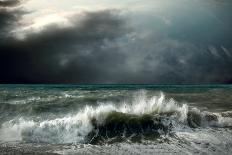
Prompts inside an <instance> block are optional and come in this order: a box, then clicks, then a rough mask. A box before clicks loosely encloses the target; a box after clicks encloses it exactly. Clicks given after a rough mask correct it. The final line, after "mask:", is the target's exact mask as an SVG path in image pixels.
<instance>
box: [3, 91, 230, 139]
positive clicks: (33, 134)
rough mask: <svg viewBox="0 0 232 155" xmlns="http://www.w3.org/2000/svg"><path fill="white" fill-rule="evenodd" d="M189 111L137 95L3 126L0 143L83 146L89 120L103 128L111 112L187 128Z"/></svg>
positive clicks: (158, 97)
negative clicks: (172, 121) (165, 117)
mask: <svg viewBox="0 0 232 155" xmlns="http://www.w3.org/2000/svg"><path fill="white" fill-rule="evenodd" d="M188 109H189V108H188V106H187V105H186V104H183V105H179V104H177V103H176V102H175V101H174V100H173V99H168V100H167V99H165V95H164V94H163V93H162V92H161V93H160V95H155V96H152V97H147V95H146V91H139V92H137V93H136V94H135V97H134V100H133V101H132V102H131V103H128V102H124V103H121V104H115V103H112V102H111V103H99V104H98V106H86V107H85V108H83V109H81V110H80V111H79V112H77V114H76V115H69V116H66V117H63V118H57V119H53V120H49V119H48V120H44V121H41V122H35V121H33V120H29V119H26V118H19V119H14V120H11V121H8V122H5V123H3V124H2V126H1V129H0V140H2V141H12V140H13V141H15V140H19V141H22V140H23V141H29V142H47V143H74V142H77V143H79V142H80V143H83V142H86V139H85V138H86V136H87V135H88V134H89V133H90V132H91V131H92V130H93V126H92V124H91V120H92V119H93V118H95V119H96V120H97V123H99V124H103V123H104V120H105V118H106V117H107V116H108V114H109V113H110V112H113V111H115V112H122V113H127V114H135V115H143V114H154V115H159V114H160V115H162V114H167V113H171V115H169V117H172V118H174V119H175V120H176V121H177V122H179V123H182V124H186V120H187V115H188ZM219 122H220V123H225V122H226V123H227V124H229V123H228V122H232V121H231V120H229V121H226V120H225V119H223V118H222V117H221V118H220V117H219ZM230 125H231V124H230Z"/></svg>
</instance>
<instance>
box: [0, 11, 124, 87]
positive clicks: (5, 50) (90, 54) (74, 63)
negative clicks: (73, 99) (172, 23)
mask: <svg viewBox="0 0 232 155" xmlns="http://www.w3.org/2000/svg"><path fill="white" fill-rule="evenodd" d="M84 16H85V18H84V19H83V20H82V21H81V23H78V20H76V18H78V15H77V16H75V15H74V16H73V17H72V19H70V21H72V23H73V24H74V26H73V27H66V28H61V27H60V26H58V25H49V26H47V27H46V28H44V30H43V31H42V32H39V33H29V34H27V36H26V38H25V39H24V40H17V39H14V38H5V39H7V40H6V41H5V42H4V43H2V44H1V52H0V53H1V54H0V66H1V71H2V73H3V74H2V76H1V81H2V82H17V83H18V82H19V83H24V82H30V83H34V82H35V83H36V82H99V81H102V82H108V81H109V82H111V80H115V77H114V75H115V74H116V73H114V72H115V70H119V66H120V65H121V63H122V62H123V61H124V57H123V54H122V53H118V52H117V48H118V47H115V46H108V45H107V44H108V43H110V42H112V41H113V40H115V39H117V38H119V37H120V36H122V35H124V34H126V33H127V32H128V28H127V26H126V24H125V21H124V20H122V19H121V17H120V16H119V14H118V12H117V11H115V10H105V11H99V12H93V13H88V12H87V13H85V15H84Z"/></svg>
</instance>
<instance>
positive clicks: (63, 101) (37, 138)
mask: <svg viewBox="0 0 232 155" xmlns="http://www.w3.org/2000/svg"><path fill="white" fill-rule="evenodd" d="M0 125H1V127H0V142H1V144H8V145H9V144H14V146H17V148H26V147H28V145H30V147H31V148H37V151H38V146H40V147H39V150H41V151H42V152H46V151H48V152H56V153H60V154H76V153H79V154H204V153H206V154H231V153H232V149H231V146H232V85H1V86H0ZM31 151H33V149H32V150H31Z"/></svg>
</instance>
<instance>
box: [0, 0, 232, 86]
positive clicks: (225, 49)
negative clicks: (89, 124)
mask: <svg viewBox="0 0 232 155" xmlns="http://www.w3.org/2000/svg"><path fill="white" fill-rule="evenodd" d="M0 83H79V84H81V83H115V84H117V83H120V84H121V83H139V84H142V83H144V84H145V83H154V84H204V83H232V1H230V0H204V1H202V0H172V1H170V0H124V1H122V2H121V1H116V0H69V1H67V0H49V1H48V0H0Z"/></svg>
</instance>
